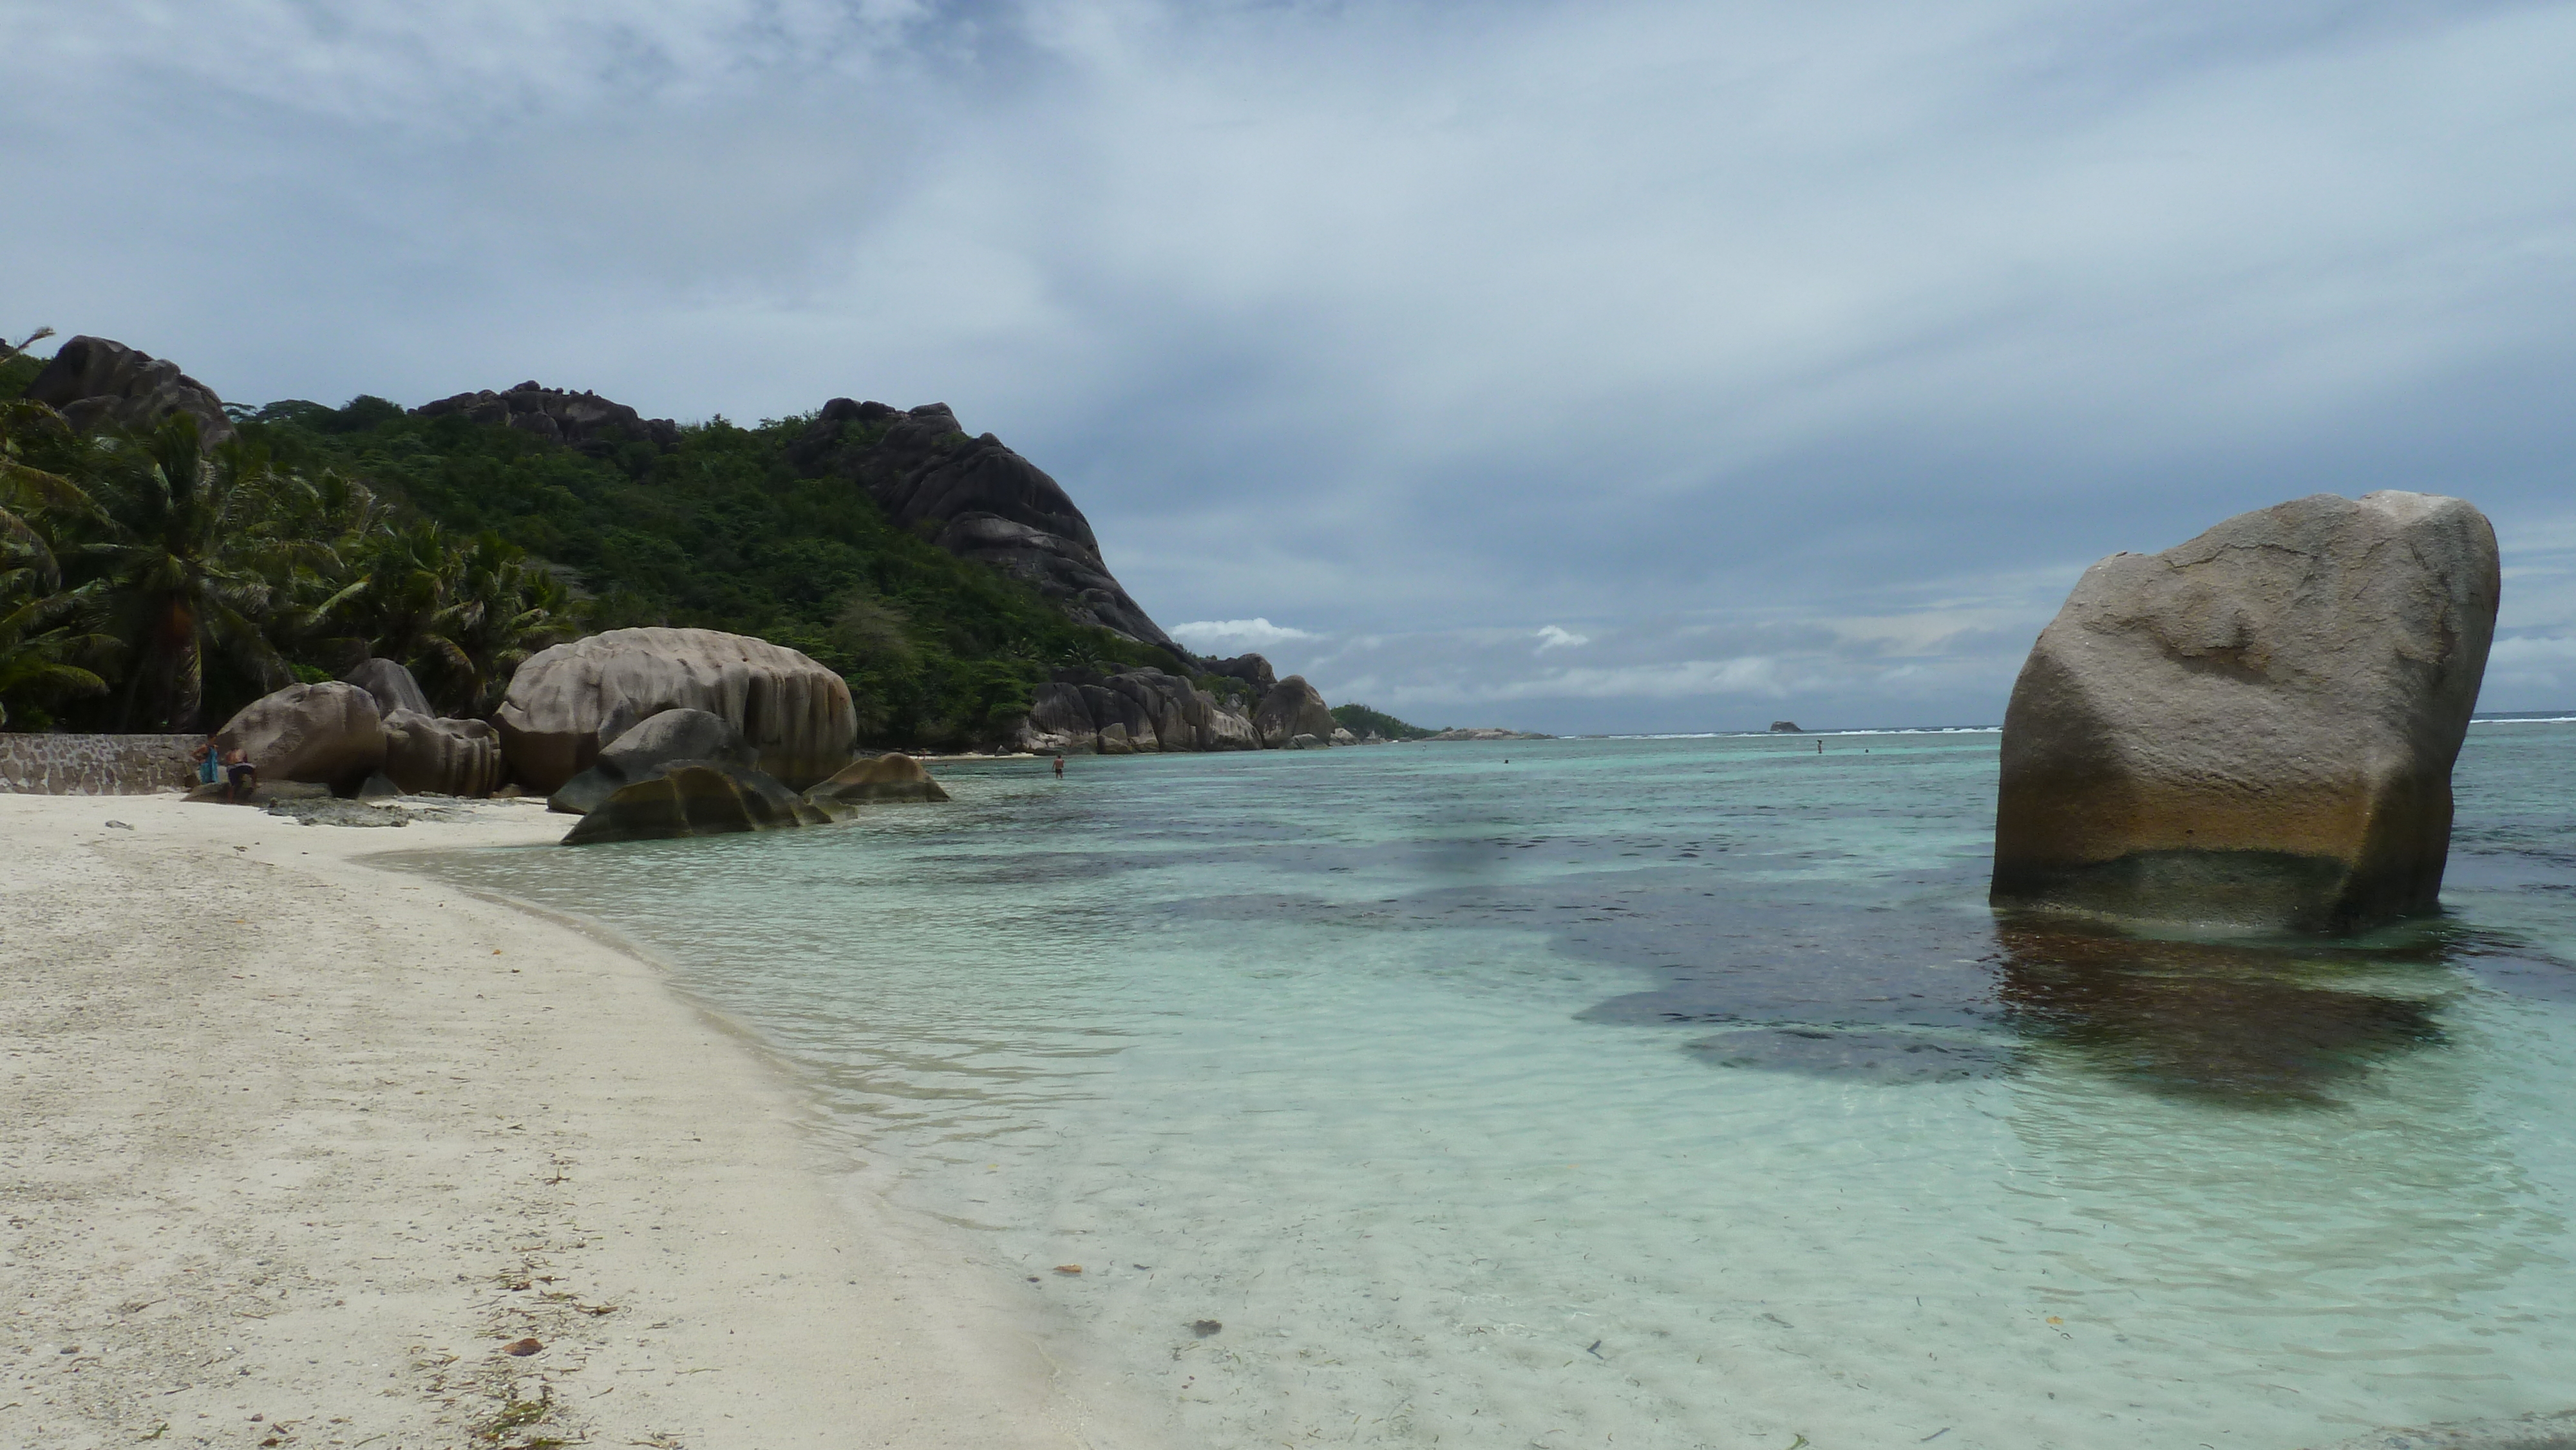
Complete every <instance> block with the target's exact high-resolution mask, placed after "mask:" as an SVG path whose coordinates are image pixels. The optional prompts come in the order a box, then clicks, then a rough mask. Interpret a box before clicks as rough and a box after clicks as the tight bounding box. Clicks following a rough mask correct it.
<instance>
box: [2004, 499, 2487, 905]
mask: <svg viewBox="0 0 2576 1450" xmlns="http://www.w3.org/2000/svg"><path fill="white" fill-rule="evenodd" d="M2498 587H2499V576H2498V572H2497V561H2496V543H2495V531H2494V529H2493V528H2492V527H2490V526H2489V525H2488V523H2487V520H2486V517H2485V515H2483V514H2481V513H2479V512H2478V511H2477V510H2476V509H2475V508H2472V507H2471V506H2469V505H2468V504H2466V503H2463V502H2461V501H2460V500H2458V499H2454V498H2442V497H2439V496H2436V495H2432V494H2420V493H2397V492H2383V493H2373V494H2370V495H2367V496H2365V497H2364V498H2362V499H2361V500H2359V501H2358V502H2356V501H2354V500H2352V499H2347V498H2338V497H2336V496H2334V495H2332V494H2315V495H2311V496H2309V497H2307V498H2301V499H2294V500H2291V501H2290V502H2288V503H2284V504H2278V505H2275V506H2274V507H2271V508H2268V509H2262V510H2258V511H2256V512H2254V513H2248V514H2240V515H2238V516H2237V517H2235V518H2232V519H2228V520H2227V521H2225V522H2223V523H2221V524H2219V525H2218V526H2216V527H2215V528H2212V529H2210V530H2209V531H2208V532H2207V533H2204V534H2202V535H2200V536H2199V537H2198V538H2195V539H2193V540H2191V541H2190V542H2188V543H2185V544H2180V545H2177V546H2175V547H2174V548H2171V549H2168V550H2166V551H2165V552H2163V553H2161V554H2115V555H2113V556H2111V557H2110V558H2108V559H2105V560H2103V561H2102V562H2100V563H2098V564H2096V565H2094V566H2093V567H2092V568H2091V569H2089V570H2087V571H2086V572H2085V574H2084V577H2083V578H2082V579H2081V580H2080V581H2079V582H2078V583H2077V584H2076V586H2075V591H2074V593H2073V594H2072V595H2070V596H2069V597H2068V599H2067V601H2066V604H2065V607H2064V608H2062V609H2061V610H2059V611H2058V615H2057V618H2056V619H2055V620H2053V621H2051V622H2050V624H2049V626H2048V628H2047V629H2046V630H2044V631H2042V632H2041V634H2040V637H2039V642H2038V643H2037V644H2036V645H2035V646H2034V647H2033V648H2032V650H2031V653H2030V658H2029V660H2028V662H2027V663H2025V664H2024V665H2023V667H2022V671H2021V677H2020V679H2019V680H2018V681H2017V682H2016V683H2015V684H2014V686H2013V693H2012V703H2011V705H2010V707H2009V708H2008V709H2007V710H2006V712H2005V715H2004V733H2003V747H2002V755H2003V760H2002V777H2001V785H2000V789H1999V792H1998V798H1997V804H1996V813H1995V858H1994V883H1993V898H1994V900H1995V901H1996V902H1997V903H1998V904H2001V905H2010V906H2024V907H2041V908H2051V909H2064V910H2073V911H2080V912H2088V913H2097V914H2102V915H2108V916H2113V917H2128V918H2136V919H2141V920H2155V921H2172V922H2191V923H2208V924H2213V925H2224V926H2235V927H2251V928H2255V929H2263V930H2296V931H2327V932H2343V931H2351V930H2356V929H2360V928H2364V927H2367V926H2370V925H2372V924H2375V923H2379V922H2384V921H2388V920H2392V919H2395V918H2398V917H2403V916H2409V915H2415V914H2419V913H2423V912H2429V911H2431V910H2433V909H2434V907H2435V904H2436V901H2437V899H2438V897H2439V894H2440V891H2441V886H2442V871H2443V867H2444V864H2445V861H2446V859H2447V857H2448V854H2449V850H2450V835H2451V766H2452V763H2453V761H2454V760H2455V759H2456V758H2457V757H2458V755H2459V750H2460V742H2461V739H2462V738H2463V737H2464V736H2465V735H2466V733H2467V730H2468V724H2469V715H2470V712H2471V710H2472V709H2473V708H2474V707H2475V705H2476V703H2477V698H2478V684H2479V681H2480V679H2481V678H2482V677H2483V675H2484V674H2485V670H2486V659H2487V646H2488V644H2489V642H2490V640H2491V639H2492V638H2493V636H2494V633H2495V618H2496V597H2497V591H2498Z"/></svg>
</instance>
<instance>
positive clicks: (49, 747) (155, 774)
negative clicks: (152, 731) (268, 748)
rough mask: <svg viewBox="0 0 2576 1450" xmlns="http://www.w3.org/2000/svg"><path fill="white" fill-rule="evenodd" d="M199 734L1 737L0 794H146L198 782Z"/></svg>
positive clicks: (202, 742) (180, 787)
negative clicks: (192, 757) (195, 759)
mask: <svg viewBox="0 0 2576 1450" xmlns="http://www.w3.org/2000/svg"><path fill="white" fill-rule="evenodd" d="M205 743H206V737H204V736H203V735H0V791H15V792H18V793H19V794H21V795H150V794H151V793H152V792H154V791H158V790H185V789H187V788H188V787H189V786H192V785H194V784H196V783H197V767H196V766H195V765H194V764H193V763H192V762H190V760H189V759H188V757H189V756H190V755H193V754H194V753H196V749H197V747H198V746H200V745H203V744H205Z"/></svg>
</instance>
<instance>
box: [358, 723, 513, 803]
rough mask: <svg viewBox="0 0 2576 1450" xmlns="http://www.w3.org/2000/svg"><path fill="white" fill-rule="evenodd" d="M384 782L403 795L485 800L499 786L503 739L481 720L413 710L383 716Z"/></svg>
mask: <svg viewBox="0 0 2576 1450" xmlns="http://www.w3.org/2000/svg"><path fill="white" fill-rule="evenodd" d="M384 734H385V764H384V775H385V779H387V780H390V781H392V782H393V783H394V784H395V785H396V786H397V787H399V788H400V789H401V790H402V792H403V793H404V794H405V795H462V796H487V795H490V794H491V793H492V792H493V791H495V790H498V789H500V786H501V770H502V764H501V736H500V733H499V732H497V731H495V730H494V729H493V728H492V727H491V726H490V725H487V724H485V723H484V722H482V721H480V720H442V719H437V718H434V717H432V716H429V715H426V714H423V713H421V712H419V711H417V710H392V711H388V712H386V714H385V717H384Z"/></svg>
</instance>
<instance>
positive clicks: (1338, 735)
mask: <svg viewBox="0 0 2576 1450" xmlns="http://www.w3.org/2000/svg"><path fill="white" fill-rule="evenodd" d="M1330 738H1331V740H1332V742H1333V743H1334V744H1335V745H1357V744H1359V743H1360V738H1359V737H1358V736H1356V735H1353V734H1352V733H1351V732H1350V727H1349V726H1346V725H1336V726H1334V727H1333V733H1332V735H1331V737H1330Z"/></svg>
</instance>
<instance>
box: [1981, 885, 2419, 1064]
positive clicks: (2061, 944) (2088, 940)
mask: <svg viewBox="0 0 2576 1450" xmlns="http://www.w3.org/2000/svg"><path fill="white" fill-rule="evenodd" d="M1995 942H1996V950H1995V955H1994V957H1993V961H1994V966H1995V972H1996V978H1995V980H1996V987H1995V992H1996V997H1997V999H1998V1000H1999V1001H2000V1002H2001V1003H2002V1005H2003V1008H2004V1013H2005V1022H2006V1024H2007V1025H2008V1026H2009V1027H2010V1028H2011V1029H2012V1030H2013V1031H2014V1033H2015V1035H2016V1036H2017V1037H2018V1038H2019V1039H2020V1040H2021V1042H2022V1043H2023V1044H2024V1045H2025V1046H2026V1047H2027V1048H2031V1049H2034V1050H2044V1051H2049V1052H2051V1053H2054V1054H2058V1055H2061V1056H2063V1057H2065V1058H2067V1059H2070V1060H2072V1061H2074V1062H2076V1063H2079V1064H2080V1065H2082V1066H2085V1067H2088V1068H2090V1069H2091V1070H2093V1071H2095V1072H2098V1073H2101V1074H2104V1075H2107V1076H2110V1077H2113V1078H2117V1079H2120V1080H2122V1081H2124V1082H2127V1083H2130V1084H2132V1085H2135V1086H2137V1087H2141V1088H2144V1089H2146V1090H2148V1091H2151V1092H2155V1093H2160V1094H2165V1095H2170V1096H2181V1097H2191V1098H2200V1099H2207V1100H2213V1101H2220V1102H2226V1103H2230V1104H2235V1105H2238V1106H2245V1107H2263V1106H2280V1107H2289V1106H2299V1105H2322V1104H2326V1103H2330V1102H2332V1101H2333V1100H2334V1095H2333V1092H2332V1090H2333V1089H2335V1088H2338V1087H2342V1086H2346V1085H2349V1084H2351V1083H2353V1082H2354V1081H2356V1080H2358V1079H2360V1078H2362V1077H2364V1076H2366V1075H2367V1074H2368V1073H2369V1072H2370V1071H2371V1069H2372V1068H2373V1067H2374V1066H2376V1065H2377V1064H2379V1063H2380V1062H2382V1061H2384V1060H2387V1059H2389V1058H2392V1057H2394V1056H2397V1055H2399V1054H2403V1053H2407V1052H2413V1051H2416V1050H2419V1049H2422V1048H2426V1047H2432V1046H2436V1045H2439V1044H2440V1043H2442V1042H2443V1041H2444V1037H2443V1033H2442V1028H2441V1024H2440V1021H2439V1013H2440V1007H2441V1002H2442V999H2443V997H2445V996H2447V995H2448V994H2449V993H2450V991H2452V990H2454V989H2455V988H2456V987H2457V986H2458V985H2459V979H2458V977H2457V975H2456V974H2455V973H2454V972H2453V971H2452V969H2451V965H2450V962H2449V960H2448V957H2447V954H2446V953H2445V952H2444V951H2443V950H2442V948H2441V944H2440V942H2439V941H2438V939H2435V940H2427V941H2422V942H2419V943H2409V944H2406V945H2403V946H2399V947H2396V948H2394V949H2385V950H2377V951H2374V950H2370V949H2366V948H2361V947H2346V946H2339V945H2338V946H2325V945H2312V944H2282V945H2270V944H2265V945H2255V944H2246V943H2236V942H2213V941H2172V940H2155V939H2151V938H2142V937H2136V936H2128V935H2122V934H2118V933H2115V932H2112V931H2110V930H2107V929H2093V930H2087V929H2083V928H2078V927H2068V926H2065V925H2061V924H2056V923H2049V922H2038V921H2031V920H2027V919H2014V918H2009V917H2007V918H2003V919H2000V920H1998V921H1997V923H1996V929H1995Z"/></svg>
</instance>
